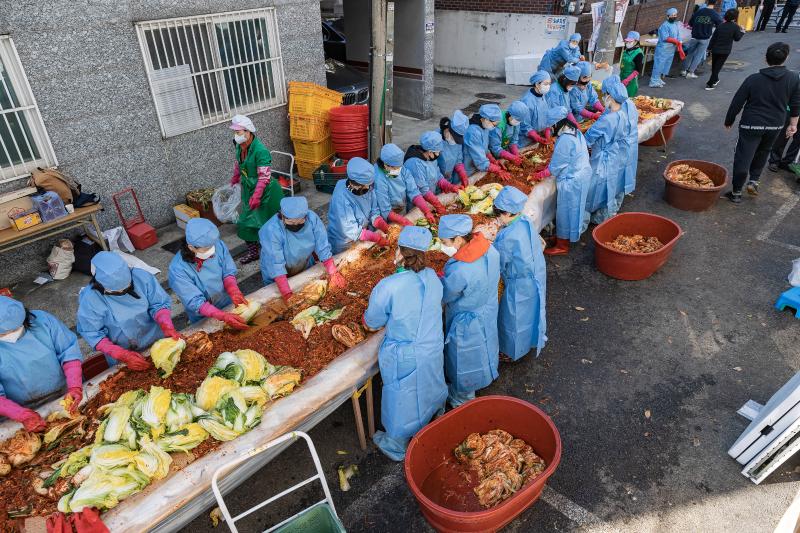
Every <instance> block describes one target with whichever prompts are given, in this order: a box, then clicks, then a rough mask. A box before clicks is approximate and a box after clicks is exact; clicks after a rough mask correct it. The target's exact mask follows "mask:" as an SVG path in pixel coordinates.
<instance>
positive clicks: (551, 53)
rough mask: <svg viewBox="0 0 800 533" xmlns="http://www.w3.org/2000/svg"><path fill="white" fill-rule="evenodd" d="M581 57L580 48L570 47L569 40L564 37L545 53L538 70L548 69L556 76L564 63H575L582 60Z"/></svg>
mask: <svg viewBox="0 0 800 533" xmlns="http://www.w3.org/2000/svg"><path fill="white" fill-rule="evenodd" d="M580 58H581V51H580V48H575V49H573V48H570V47H569V41H568V40H566V39H564V40H562V41H560V42H559V43H558V44H557V45H556V46H554V47H553V48H550V49H549V50H547V51H546V52H545V53H544V56H542V61H541V63H539V68H538V69H536V70H544V71H547V72H549V73H550V74H551V75H552V76H553V77H556V76H558V74H559V73H560V72H561V70H562V69H563V68H564V65H567V64H575V63H577V62H578V61H580Z"/></svg>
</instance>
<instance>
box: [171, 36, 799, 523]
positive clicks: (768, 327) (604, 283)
mask: <svg viewBox="0 0 800 533" xmlns="http://www.w3.org/2000/svg"><path fill="white" fill-rule="evenodd" d="M791 31H792V32H793V33H790V34H789V35H788V36H784V37H785V40H788V41H789V42H792V40H794V42H795V43H797V42H798V41H797V38H798V32H797V30H791ZM774 40H776V39H775V34H774V33H765V34H749V35H747V36H746V37H745V39H744V40H743V41H742V42H741V43H738V44H737V46H735V50H734V53H733V56H732V58H731V59H732V60H736V61H737V63H736V64H735V65H733V66H734V67H735V68H734V69H726V70H725V71H723V74H722V81H721V83H720V85H719V86H718V88H717V90H716V91H713V92H706V91H703V90H702V87H703V86H704V81H705V78H704V77H703V78H701V79H697V80H683V79H680V80H671V81H668V85H667V89H662V90H661V91H660V92H659V93H658V95H665V96H668V97H674V98H679V99H681V100H684V101H685V102H686V108H685V110H684V112H683V115H682V121H681V123H680V126H679V127H678V133H677V135H676V137H675V139H674V141H673V143H672V144H671V145H670V147H669V148H670V154H669V155H668V156H667V155H665V154H663V153H662V152H659V151H657V150H656V149H653V148H642V149H641V151H640V162H639V174H638V175H639V184H638V187H637V190H636V192H635V194H634V197H633V198H631V199H628V200H626V202H625V206H624V210H625V211H649V212H653V213H658V214H661V215H664V216H667V217H669V218H671V219H673V220H675V221H676V222H677V223H678V224H680V225H681V227H682V228H683V230H684V232H685V235H684V237H683V238H682V239H681V241H680V243H679V244H678V246H677V248H676V249H675V252H674V253H673V255H672V257H671V258H670V261H669V262H668V264H667V265H665V266H664V268H663V269H662V270H661V271H660V272H658V273H657V274H656V275H655V276H653V277H652V278H651V279H649V280H646V281H641V282H621V281H615V280H612V279H609V278H607V277H605V276H603V275H602V274H600V273H599V272H597V271H596V270H595V268H594V266H593V246H592V245H591V244H590V243H589V242H588V241H589V239H588V235H585V236H584V240H583V242H582V243H581V244H580V245H579V246H577V247H576V248H575V249H574V251H573V253H571V254H570V255H569V256H568V257H566V258H558V259H555V260H548V295H547V305H548V322H549V323H548V335H549V337H550V340H549V342H548V344H547V347H546V348H545V350H544V351H543V353H542V356H541V357H540V358H539V359H534V358H532V357H530V356H529V357H527V358H526V359H524V360H522V361H521V362H519V363H516V364H513V365H509V364H504V365H502V366H501V375H500V379H498V380H497V381H496V382H495V383H494V384H492V386H491V387H489V388H488V389H487V390H486V391H484V392H485V393H492V394H510V395H513V396H517V397H520V398H524V399H526V400H529V401H531V402H533V403H535V404H537V405H539V406H541V407H542V408H543V409H544V410H545V411H547V412H548V413H549V414H550V415H551V416H552V417H553V420H554V421H555V423H556V425H557V426H558V428H559V430H560V432H561V437H562V440H563V447H564V450H563V458H562V462H561V466H560V467H559V469H558V470H557V471H556V473H555V475H554V476H553V477H552V478H551V481H550V483H549V485H548V488H547V489H546V491H545V493H544V494H543V497H542V500H541V501H540V502H538V503H537V504H536V505H534V506H533V507H532V508H531V509H529V510H528V511H527V512H525V513H524V514H523V515H521V516H520V517H519V518H518V519H517V520H516V521H514V522H512V523H511V524H510V525H509V526H508V527H507V529H506V531H520V532H522V531H526V532H527V531H564V530H581V531H598V532H599V531H659V532H661V531H676V532H677V531H681V532H683V531H748V532H759V531H771V530H772V528H774V526H775V524H776V523H777V521H778V520H779V519H780V516H781V514H782V513H783V511H784V509H785V508H786V507H787V506H788V505H789V503H790V501H791V499H792V497H793V496H794V494H795V492H796V491H797V489H798V487H800V485H799V484H798V480H800V476H799V475H798V474H797V473H796V472H795V471H794V468H795V466H796V464H795V463H792V464H790V465H787V466H786V467H785V468H782V469H781V470H779V471H778V472H776V473H775V474H773V475H772V476H771V477H770V478H769V479H768V480H767V481H765V482H764V483H763V484H762V485H761V486H758V487H757V486H755V485H753V484H752V483H751V482H750V481H748V480H747V479H745V478H744V477H743V476H742V475H741V474H740V473H739V468H738V465H737V463H735V462H734V461H733V460H732V459H730V458H729V457H728V456H727V454H726V450H727V448H728V447H729V446H730V445H731V444H732V443H733V441H734V440H735V439H736V438H737V436H738V435H739V433H740V432H741V431H742V430H743V429H744V427H745V426H746V421H745V420H744V419H742V418H741V417H739V416H738V415H736V413H735V411H736V409H738V408H739V407H740V406H741V405H742V404H743V403H744V402H745V401H746V400H748V399H750V398H753V399H755V400H757V401H760V402H764V401H766V399H767V398H768V397H769V395H770V394H772V392H774V391H775V390H776V389H777V388H778V387H779V386H780V385H781V384H782V383H784V382H785V381H786V380H787V379H788V378H789V377H790V376H792V375H793V374H794V373H795V372H796V371H797V370H798V369H799V368H800V357H799V355H800V354H799V353H798V352H799V348H798V347H800V327H798V325H800V322H798V321H797V320H796V319H794V318H793V316H792V315H791V314H790V313H788V312H786V313H778V312H776V311H774V310H773V308H772V304H773V303H774V301H775V300H776V298H777V296H778V295H779V293H780V292H781V291H783V290H784V289H785V288H786V287H787V284H786V276H787V274H788V271H789V269H790V264H791V260H792V259H794V258H795V257H798V256H800V225H798V224H797V220H798V215H800V208H798V207H797V203H798V186H797V185H795V183H794V179H793V178H791V177H790V176H789V175H785V174H784V175H778V174H772V173H769V172H768V171H765V175H764V179H763V181H764V186H762V191H763V192H762V194H761V196H759V197H758V198H757V199H753V198H745V201H744V202H743V203H742V204H741V205H740V206H738V207H737V206H733V205H731V204H729V203H728V202H726V201H721V202H720V203H719V204H718V205H717V206H716V207H715V208H714V209H713V210H712V211H710V212H707V213H702V214H695V213H687V212H682V211H678V210H676V209H673V208H671V207H670V206H668V205H667V204H666V203H664V201H663V200H662V193H663V183H662V182H663V180H662V177H661V173H662V171H663V169H664V166H665V164H666V162H667V161H668V160H673V159H683V158H697V159H707V160H713V161H716V162H719V163H721V164H723V165H726V166H728V167H729V168H730V163H731V159H732V154H733V146H734V143H735V140H736V133H735V131H733V132H726V131H725V130H724V129H723V128H722V117H723V116H724V113H725V110H726V109H727V105H728V102H729V100H730V97H731V96H732V94H733V92H734V91H735V89H736V88H737V87H738V85H739V83H740V81H741V80H742V79H743V78H744V77H745V76H746V75H747V74H749V73H752V72H754V71H755V70H756V69H758V68H761V67H762V65H763V64H764V61H763V52H764V50H765V49H766V46H767V45H768V44H769V43H771V42H773V41H774ZM798 66H800V51H793V56H792V57H791V58H790V67H792V68H795V69H797V68H798ZM466 82H467V83H468V82H469V81H468V79H467V80H466ZM484 83H485V82H481V84H484ZM500 87H502V86H500ZM507 90H511V89H509V88H507ZM513 90H517V89H513ZM643 92H644V93H648V89H647V88H645V89H644V90H643ZM653 94H655V93H653ZM466 103H467V102H465V104H466ZM577 307H581V308H583V310H578V309H576V308H577ZM645 411H649V413H650V417H649V418H648V417H646V416H645ZM352 416H353V415H352V410H351V409H350V407H349V405H346V406H344V407H342V408H341V409H339V410H338V411H337V412H336V413H335V414H334V415H332V416H331V417H329V418H328V419H327V420H326V421H325V422H324V423H322V424H320V425H319V426H318V427H317V428H315V430H314V431H312V433H311V434H312V437H313V438H314V441H315V443H316V444H317V446H318V447H319V449H320V452H321V457H322V461H323V464H324V465H326V467H327V470H326V473H327V474H328V475H329V476H330V480H331V483H330V484H331V487H332V489H333V492H334V498H335V501H336V505H337V509H338V511H339V514H340V516H341V518H342V520H343V522H344V524H345V526H346V527H347V529H348V531H398V532H401V531H402V532H408V531H430V528H429V527H428V526H427V524H426V522H425V521H424V519H422V517H421V515H420V514H419V511H418V509H417V506H416V503H415V501H414V500H413V498H412V496H411V494H410V493H409V491H408V489H407V488H406V485H405V481H404V478H403V474H402V468H401V465H399V464H396V463H393V462H391V461H389V460H388V459H386V458H385V457H383V456H382V455H381V454H380V453H379V452H377V451H376V449H375V448H374V447H373V446H370V449H369V450H368V451H367V452H366V453H362V452H360V451H358V446H357V442H356V438H355V434H354V430H353V426H352ZM337 450H342V451H346V452H347V453H348V454H347V455H340V454H338V453H337ZM301 452H302V449H300V448H299V447H298V446H293V448H292V449H290V450H289V451H287V452H286V453H285V454H284V455H283V456H282V457H280V458H279V459H278V460H276V461H274V462H273V463H271V464H270V465H268V466H267V467H266V468H264V469H263V470H262V471H261V472H260V473H259V474H258V475H257V476H256V477H254V478H253V479H252V480H250V481H248V482H247V483H245V484H244V485H243V486H242V487H241V488H240V489H239V490H237V491H236V492H235V493H234V494H233V495H231V496H230V501H231V502H233V505H234V507H235V508H236V509H239V510H241V509H244V508H246V507H248V506H250V505H253V504H254V503H256V502H258V501H260V500H261V499H263V498H266V497H267V496H268V495H270V494H273V493H276V492H278V491H279V490H281V489H283V488H285V487H288V486H289V485H291V484H292V483H294V482H296V481H297V480H299V479H300V477H301V476H303V475H305V474H307V473H308V472H310V468H309V465H310V461H306V460H305V459H304V456H303V453H301ZM343 463H356V464H358V466H359V469H360V472H361V474H360V475H359V477H357V478H355V479H354V480H353V488H352V490H351V491H349V492H347V493H342V492H340V491H339V490H338V488H336V485H337V484H336V480H335V467H336V465H338V464H343ZM798 470H800V469H798ZM318 498H319V495H318V494H316V493H312V492H310V491H305V492H302V493H300V494H298V495H297V496H293V497H291V499H290V501H289V502H288V504H289V506H294V507H295V508H297V507H299V506H303V505H310V504H311V503H312V502H314V501H316V500H317V499H318ZM288 509H289V507H279V508H276V512H275V513H268V514H264V515H261V516H260V517H259V518H258V519H257V520H253V521H252V522H250V523H245V524H243V526H244V527H243V529H242V530H243V531H244V530H246V531H252V530H254V529H255V528H256V527H262V528H263V527H264V526H265V525H268V524H271V523H275V522H276V521H277V518H278V513H280V512H287V511H288ZM220 527H224V526H220ZM210 529H211V528H210V522H209V520H208V517H207V515H204V516H201V517H199V518H198V519H197V520H195V522H193V523H192V524H191V525H190V526H189V527H187V528H186V529H185V531H186V532H191V533H199V532H201V531H209V530H210Z"/></svg>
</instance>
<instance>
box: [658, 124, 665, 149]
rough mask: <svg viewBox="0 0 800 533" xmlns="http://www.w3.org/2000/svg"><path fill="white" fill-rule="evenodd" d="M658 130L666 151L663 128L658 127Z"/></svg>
mask: <svg viewBox="0 0 800 533" xmlns="http://www.w3.org/2000/svg"><path fill="white" fill-rule="evenodd" d="M658 132H659V133H660V134H661V141H662V142H663V143H664V153H665V154H666V153H667V138H666V137H664V128H658Z"/></svg>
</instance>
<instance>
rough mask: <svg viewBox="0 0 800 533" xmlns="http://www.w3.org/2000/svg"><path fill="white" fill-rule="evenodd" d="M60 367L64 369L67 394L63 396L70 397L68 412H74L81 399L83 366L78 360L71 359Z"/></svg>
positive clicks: (76, 410)
mask: <svg viewBox="0 0 800 533" xmlns="http://www.w3.org/2000/svg"><path fill="white" fill-rule="evenodd" d="M61 369H62V370H63V371H64V378H65V379H66V381H67V394H66V396H64V398H65V399H66V398H72V406H70V409H69V412H70V414H75V413H76V412H78V405H79V404H80V403H81V400H82V399H83V368H82V367H81V362H80V361H76V360H72V361H67V362H66V363H64V364H63V365H61Z"/></svg>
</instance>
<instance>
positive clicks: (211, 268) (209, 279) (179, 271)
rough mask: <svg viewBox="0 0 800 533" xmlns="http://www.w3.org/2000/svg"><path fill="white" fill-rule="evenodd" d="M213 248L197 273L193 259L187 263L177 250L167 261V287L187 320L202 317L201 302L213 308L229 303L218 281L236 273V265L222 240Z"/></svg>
mask: <svg viewBox="0 0 800 533" xmlns="http://www.w3.org/2000/svg"><path fill="white" fill-rule="evenodd" d="M214 248H215V250H216V253H215V254H214V257H211V258H210V259H207V260H206V261H203V267H202V268H201V269H200V272H198V271H197V265H196V263H195V262H194V261H192V262H191V263H187V262H186V261H184V260H183V257H181V254H180V253H178V254H176V255H175V257H173V258H172V262H171V263H170V264H169V286H170V287H171V288H172V290H173V291H175V294H177V295H178V298H180V300H181V302H183V306H184V307H185V308H186V314H187V315H188V316H189V322H192V323H194V322H198V321H200V320H202V319H203V316H202V315H201V314H200V306H201V305H203V304H204V303H205V302H208V303H210V304H211V305H213V306H214V307H216V308H217V309H224V308H226V307H228V306H229V305H231V303H232V302H231V298H230V296H228V293H227V292H225V287H224V286H223V285H222V280H223V279H224V278H226V277H228V276H236V265H235V264H234V262H233V259H232V258H231V252H230V251H229V250H228V247H227V246H226V245H225V243H224V242H222V241H221V240H220V241H217V243H216V245H214Z"/></svg>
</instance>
